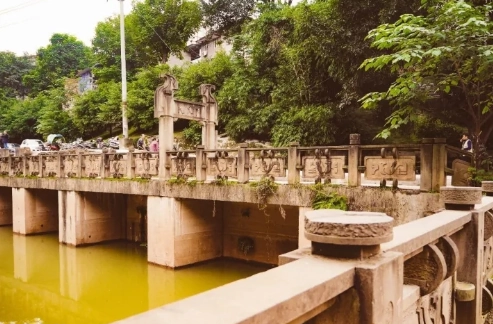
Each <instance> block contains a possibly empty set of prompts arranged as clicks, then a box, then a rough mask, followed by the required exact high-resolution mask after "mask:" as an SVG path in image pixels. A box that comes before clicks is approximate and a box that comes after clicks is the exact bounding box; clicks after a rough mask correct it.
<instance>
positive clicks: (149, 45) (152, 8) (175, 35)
mask: <svg viewBox="0 0 493 324" xmlns="http://www.w3.org/2000/svg"><path fill="white" fill-rule="evenodd" d="M129 20H130V25H129V33H130V35H132V37H133V41H134V42H135V44H136V46H137V48H138V49H139V51H141V52H143V53H145V55H147V56H148V57H150V58H153V59H154V62H161V63H165V62H166V61H167V60H168V57H169V55H170V54H172V53H173V54H177V55H181V51H182V50H183V49H184V48H185V46H186V44H187V41H188V40H189V39H190V37H191V36H193V34H195V33H196V32H197V31H198V29H199V27H200V23H201V20H202V14H201V10H200V4H199V3H198V2H197V1H189V0H144V1H143V2H135V3H134V8H133V10H132V14H131V15H130V16H129Z"/></svg>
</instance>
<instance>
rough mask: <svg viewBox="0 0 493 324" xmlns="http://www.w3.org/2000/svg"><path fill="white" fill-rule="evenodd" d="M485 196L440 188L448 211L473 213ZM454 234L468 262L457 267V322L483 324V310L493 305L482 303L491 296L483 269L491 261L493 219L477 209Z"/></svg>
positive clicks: (475, 189)
mask: <svg viewBox="0 0 493 324" xmlns="http://www.w3.org/2000/svg"><path fill="white" fill-rule="evenodd" d="M482 196H483V193H482V190H481V188H479V187H442V188H440V198H441V199H442V200H443V202H444V203H445V208H446V209H448V210H472V209H474V207H475V205H476V204H479V203H481V202H482ZM454 235H455V238H454V241H455V242H456V244H457V245H458V246H461V247H462V248H461V250H460V252H461V254H463V255H465V256H466V259H465V262H460V264H459V266H458V268H457V276H456V278H457V284H456V288H455V292H456V314H457V318H456V323H457V324H469V323H482V322H483V319H482V314H481V313H482V311H484V309H483V308H484V307H491V306H493V305H492V304H491V302H490V303H488V302H487V301H486V302H483V300H482V299H483V297H484V296H486V295H488V293H487V292H486V293H485V290H488V288H487V287H484V284H485V279H487V278H486V276H488V273H485V269H484V268H483V266H484V258H487V256H486V255H484V254H485V253H488V249H486V248H485V247H486V246H485V245H486V244H487V243H488V239H489V238H491V237H492V236H493V219H492V218H491V216H490V215H488V212H486V211H484V210H483V211H475V210H473V211H472V219H471V222H469V223H468V224H466V225H465V226H464V229H463V230H461V231H460V232H458V233H457V234H454ZM486 286H487V285H486ZM491 292H492V291H490V292H489V293H491ZM490 310H491V309H490ZM486 311H489V310H486Z"/></svg>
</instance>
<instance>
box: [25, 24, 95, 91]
mask: <svg viewBox="0 0 493 324" xmlns="http://www.w3.org/2000/svg"><path fill="white" fill-rule="evenodd" d="M91 65H92V55H91V49H90V48H88V47H87V46H85V45H84V43H82V42H81V41H79V40H77V38H75V37H74V36H70V35H66V34H54V35H53V36H52V37H51V38H50V44H49V45H48V46H46V47H43V48H40V49H39V50H38V52H37V56H36V65H35V67H34V69H33V70H32V71H31V72H30V73H28V74H26V75H25V76H24V78H23V82H24V83H25V84H26V85H27V86H29V87H30V88H31V89H32V92H33V93H34V94H37V93H39V92H40V91H43V90H47V89H50V88H52V87H57V86H60V85H63V78H64V77H74V76H75V75H76V73H77V72H78V70H82V69H85V68H88V67H90V66H91Z"/></svg>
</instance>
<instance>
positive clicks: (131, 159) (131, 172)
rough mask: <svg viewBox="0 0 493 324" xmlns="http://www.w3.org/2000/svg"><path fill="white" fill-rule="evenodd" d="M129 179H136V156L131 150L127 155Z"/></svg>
mask: <svg viewBox="0 0 493 324" xmlns="http://www.w3.org/2000/svg"><path fill="white" fill-rule="evenodd" d="M127 178H129V179H133V178H135V156H134V152H133V149H129V150H128V153H127Z"/></svg>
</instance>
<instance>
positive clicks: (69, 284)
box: [0, 227, 266, 324]
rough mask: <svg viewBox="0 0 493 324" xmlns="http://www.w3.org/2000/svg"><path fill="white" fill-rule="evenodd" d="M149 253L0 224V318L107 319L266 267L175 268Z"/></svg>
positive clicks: (71, 322)
mask: <svg viewBox="0 0 493 324" xmlns="http://www.w3.org/2000/svg"><path fill="white" fill-rule="evenodd" d="M146 252H147V251H146V249H145V248H143V247H140V246H138V245H135V244H132V243H122V242H119V243H103V244H100V245H95V246H89V247H82V248H77V249H76V248H73V247H68V246H64V245H59V244H58V235H57V234H49V235H39V236H30V237H24V236H19V235H12V228H11V227H0V324H3V323H9V324H14V323H16V324H20V323H43V324H76V323H77V324H79V323H80V324H93V323H94V324H96V323H109V322H112V321H115V320H118V319H122V318H125V317H128V316H131V315H134V314H137V313H141V312H144V311H146V310H149V309H152V308H155V307H158V306H161V305H164V304H167V303H171V302H173V301H176V300H179V299H182V298H185V297H188V296H191V295H194V294H197V293H200V292H203V291H206V290H208V289H212V288H215V287H218V286H221V285H223V284H226V283H229V282H232V281H235V280H238V279H241V278H245V277H248V276H250V275H253V274H255V273H258V272H261V271H264V270H266V268H265V267H261V266H256V265H250V264H245V263H241V262H234V261H225V260H221V261H211V262H208V263H204V264H200V265H198V266H192V267H188V268H184V269H180V270H175V271H173V270H170V269H164V268H161V267H158V266H154V265H149V264H148V263H147V261H146Z"/></svg>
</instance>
